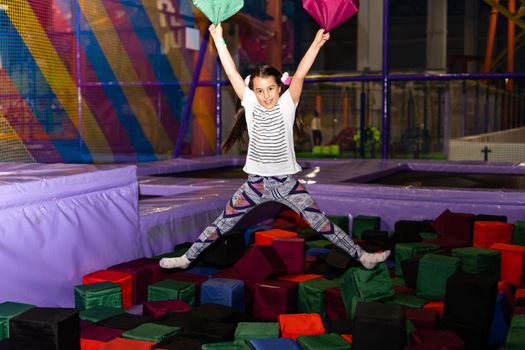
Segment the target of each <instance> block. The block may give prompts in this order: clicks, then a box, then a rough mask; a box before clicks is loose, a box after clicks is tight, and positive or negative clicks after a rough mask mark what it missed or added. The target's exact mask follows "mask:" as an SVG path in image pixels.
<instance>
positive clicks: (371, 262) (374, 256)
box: [359, 250, 390, 270]
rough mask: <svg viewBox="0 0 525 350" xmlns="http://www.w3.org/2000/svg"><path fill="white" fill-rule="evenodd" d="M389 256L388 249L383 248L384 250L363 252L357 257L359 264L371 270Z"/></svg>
mask: <svg viewBox="0 0 525 350" xmlns="http://www.w3.org/2000/svg"><path fill="white" fill-rule="evenodd" d="M389 256H390V250H385V251H384V252H380V253H367V252H364V253H363V255H361V257H360V258H359V262H361V264H362V265H363V266H364V267H365V268H367V269H369V270H371V269H373V268H374V267H376V265H377V264H379V263H381V262H383V261H385V260H386V259H388V257H389Z"/></svg>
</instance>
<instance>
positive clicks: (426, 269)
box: [416, 253, 461, 300]
mask: <svg viewBox="0 0 525 350" xmlns="http://www.w3.org/2000/svg"><path fill="white" fill-rule="evenodd" d="M460 264H461V262H460V260H459V259H458V258H455V257H451V256H445V255H438V254H432V253H429V254H425V255H424V256H423V257H422V258H421V260H419V269H418V275H417V286H416V295H417V296H418V297H420V298H425V299H429V300H443V299H444V298H445V291H446V287H447V279H448V278H449V277H450V276H452V275H453V274H454V273H455V272H456V271H457V270H458V269H459V266H460Z"/></svg>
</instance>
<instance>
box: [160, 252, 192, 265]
mask: <svg viewBox="0 0 525 350" xmlns="http://www.w3.org/2000/svg"><path fill="white" fill-rule="evenodd" d="M190 264H191V261H190V260H189V259H188V257H187V256H186V254H184V255H182V256H179V257H178V258H162V259H160V262H159V265H160V267H163V268H165V269H175V268H178V269H185V268H187V267H188V266H189V265H190Z"/></svg>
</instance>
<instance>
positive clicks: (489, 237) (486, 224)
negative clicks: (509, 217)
mask: <svg viewBox="0 0 525 350" xmlns="http://www.w3.org/2000/svg"><path fill="white" fill-rule="evenodd" d="M512 230H513V226H512V225H511V224H505V223H503V222H499V221H476V222H474V242H473V244H472V245H473V246H474V247H476V248H490V247H491V246H492V245H493V244H495V243H505V244H511V243H512Z"/></svg>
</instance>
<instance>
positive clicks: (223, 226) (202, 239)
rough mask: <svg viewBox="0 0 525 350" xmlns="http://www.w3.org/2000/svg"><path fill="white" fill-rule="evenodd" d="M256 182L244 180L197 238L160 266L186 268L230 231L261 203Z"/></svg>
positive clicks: (261, 199) (163, 261)
mask: <svg viewBox="0 0 525 350" xmlns="http://www.w3.org/2000/svg"><path fill="white" fill-rule="evenodd" d="M259 187H260V186H259V185H258V183H257V182H250V181H247V182H245V183H244V184H243V185H242V186H241V187H240V188H239V189H238V190H237V191H236V192H235V194H234V195H233V197H232V198H231V199H230V201H229V202H228V204H227V205H226V208H225V209H224V210H223V211H222V213H221V214H220V215H219V217H218V218H217V219H216V220H215V221H214V222H213V223H212V224H211V225H209V226H208V227H206V228H205V229H204V231H202V233H201V234H200V235H199V237H198V238H197V240H196V241H195V242H194V243H193V244H192V246H191V247H190V248H189V249H188V250H187V251H186V253H185V254H184V255H183V256H181V257H177V258H163V259H161V261H160V266H161V267H164V268H183V269H184V268H186V267H188V266H189V265H190V263H191V261H192V260H195V259H196V258H197V256H199V254H200V253H202V252H203V251H204V250H205V249H206V248H207V247H209V246H210V245H211V244H212V243H213V242H214V241H215V240H216V239H217V238H219V236H221V235H222V234H224V233H226V232H228V231H230V230H231V229H232V228H233V227H234V226H235V225H236V224H237V223H238V222H239V220H241V219H242V218H243V217H244V215H246V214H247V213H248V212H249V211H250V210H251V209H253V208H255V207H256V206H257V205H258V204H260V203H262V202H263V201H264V200H263V196H262V191H259V190H260V188H259Z"/></svg>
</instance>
